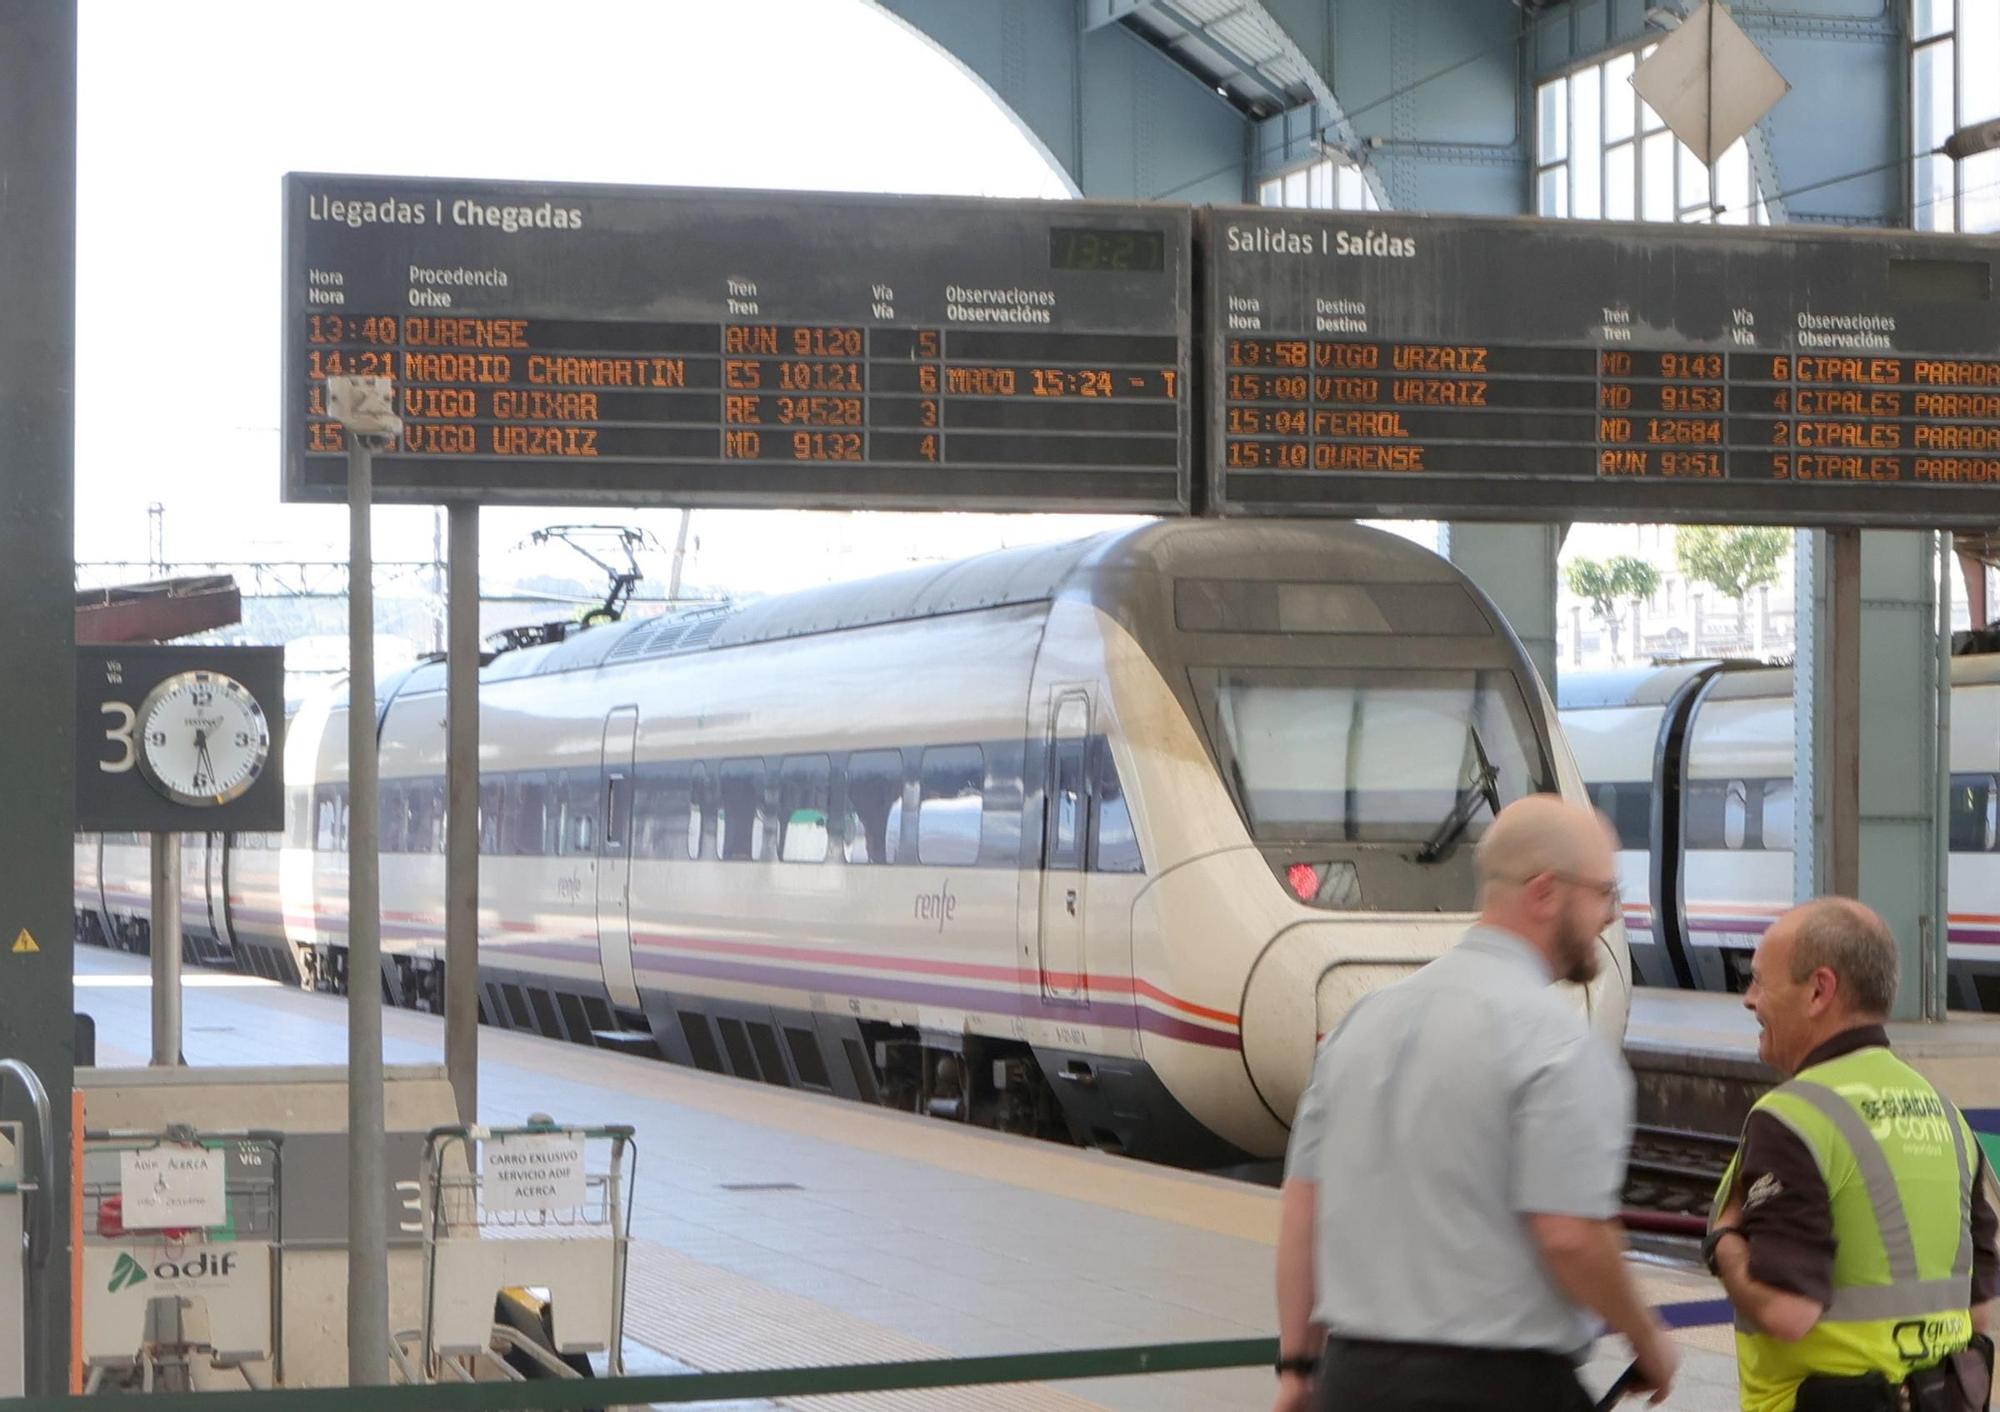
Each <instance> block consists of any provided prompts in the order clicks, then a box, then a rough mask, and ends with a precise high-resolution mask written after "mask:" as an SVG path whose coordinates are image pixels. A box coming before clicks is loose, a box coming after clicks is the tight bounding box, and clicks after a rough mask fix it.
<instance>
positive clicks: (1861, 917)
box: [1703, 897, 2000, 1412]
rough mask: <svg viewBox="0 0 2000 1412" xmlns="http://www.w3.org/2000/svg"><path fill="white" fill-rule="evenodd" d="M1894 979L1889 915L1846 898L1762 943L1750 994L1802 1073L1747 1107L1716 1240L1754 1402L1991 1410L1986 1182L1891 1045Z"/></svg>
mask: <svg viewBox="0 0 2000 1412" xmlns="http://www.w3.org/2000/svg"><path fill="white" fill-rule="evenodd" d="M1896 971H1897V956H1896V941H1895V938H1894V936H1893V935H1891V934H1890V931H1889V928H1888V926H1887V925H1886V924H1884V922H1883V921H1882V919H1881V918H1880V917H1878V916H1876V915H1875V913H1873V912H1871V911H1869V910H1868V909H1867V908H1866V907H1863V906H1862V905H1861V904H1860V903H1858V902H1852V901H1849V900H1847V899H1846V898H1837V897H1835V898H1823V899H1821V900H1819V901H1816V902H1808V903H1806V904H1805V905H1804V906H1801V907H1797V908H1794V909H1793V910H1792V911H1790V912H1787V913H1786V914H1785V915H1784V916H1782V917H1780V918H1779V919H1778V920H1777V921H1776V922H1775V923H1774V924H1773V925H1772V927H1771V929H1770V930H1769V931H1768V932H1766V933H1765V934H1764V938H1763V940H1762V941H1761V942H1759V943H1758V946H1757V954H1756V958H1755V961H1754V964H1753V967H1752V976H1751V983H1750V990H1749V993H1748V994H1746V995H1745V996H1744V1001H1743V1003H1744V1004H1745V1005H1746V1006H1747V1007H1748V1008H1749V1009H1751V1010H1753V1011H1755V1012H1756V1015H1757V1024H1758V1027H1759V1029H1760V1030H1761V1031H1762V1033H1761V1035H1760V1037H1759V1039H1758V1042H1757V1053H1758V1055H1759V1057H1761V1058H1762V1059H1763V1060H1764V1062H1765V1063H1767V1064H1769V1065H1771V1067H1773V1068H1774V1069H1776V1070H1778V1072H1779V1073H1781V1074H1785V1075H1788V1076H1789V1078H1788V1081H1787V1082H1784V1083H1781V1084H1779V1085H1778V1086H1777V1087H1776V1088H1774V1089H1772V1090H1771V1091H1770V1092H1769V1093H1767V1094H1765V1095H1764V1097H1763V1098H1761V1099H1760V1100H1758V1102H1757V1105H1756V1107H1755V1108H1753V1109H1752V1110H1751V1113H1750V1120H1749V1121H1748V1122H1747V1123H1746V1124H1745V1125H1744V1128H1743V1141H1742V1144H1741V1146H1739V1147H1738V1148H1737V1151H1736V1156H1735V1158H1734V1159H1733V1160H1732V1161H1731V1162H1730V1164H1729V1170H1728V1171H1727V1172H1726V1173H1724V1174H1723V1178H1722V1185H1721V1187H1720V1188H1718V1190H1717V1191H1716V1194H1715V1204H1714V1207H1713V1209H1712V1211H1711V1213H1710V1217H1709V1235H1708V1240H1707V1241H1706V1243H1705V1244H1704V1246H1703V1253H1704V1255H1705V1256H1706V1257H1707V1259H1708V1262H1709V1268H1710V1269H1711V1270H1713V1271H1714V1272H1715V1273H1716V1275H1717V1276H1718V1277H1719V1278H1720V1279H1721V1280H1722V1284H1723V1288H1724V1289H1725V1290H1726V1291H1727V1293H1728V1295H1729V1301H1730V1303H1731V1304H1733V1305H1734V1306H1735V1308H1736V1357H1737V1371H1738V1376H1739V1379H1740V1381H1741V1388H1742V1405H1743V1407H1744V1409H1745V1412H1792V1409H1794V1408H1796V1409H1797V1412H1877V1409H1880V1410H1881V1412H1891V1409H1896V1412H1932V1409H1936V1410H1937V1412H1962V1409H1966V1408H1983V1407H1985V1406H1986V1404H1987V1396H1988V1391H1989V1386H1990V1383H1991V1380H1992V1372H1991V1370H1992V1356H1993V1346H1992V1344H1991V1343H1990V1342H1988V1341H1987V1340H1986V1338H1985V1337H1984V1332H1985V1329H1986V1327H1987V1320H1988V1318H1989V1315H1990V1306H1989V1305H1988V1301H1989V1300H1991V1299H1992V1298H1993V1297H1994V1295H1995V1293H1996V1292H2000V1254H1996V1251H1995V1247H1994V1232H1995V1226H1996V1222H1995V1217H1994V1209H1993V1206H1992V1203H1991V1202H1990V1200H1989V1198H1988V1194H1987V1192H1986V1184H1987V1183H1988V1182H1989V1181H1990V1180H1991V1177H1990V1174H1989V1173H1988V1171H1987V1167H1986V1163H1985V1159H1984V1157H1983V1155H1982V1154H1981V1152H1980V1149H1979V1144H1978V1143H1977V1141H1975V1140H1974V1137H1973V1134H1972V1130H1971V1129H1970V1128H1969V1127H1968V1126H1967V1125H1966V1122H1965V1120H1964V1119H1963V1118H1962V1117H1960V1116H1959V1113H1958V1110H1957V1109H1956V1108H1954V1107H1953V1106H1952V1105H1951V1104H1950V1103H1948V1102H1946V1101H1945V1100H1944V1099H1943V1098H1942V1097H1940V1096H1939V1095H1938V1092H1937V1090H1936V1089H1934V1088H1932V1087H1931V1085H1930V1084H1929V1083H1928V1082H1926V1081H1925V1080H1924V1078H1923V1077H1922V1076H1921V1075H1920V1074H1918V1073H1917V1072H1916V1071H1915V1070H1914V1069H1912V1068H1910V1067H1909V1066H1908V1065H1907V1064H1905V1063H1903V1061H1902V1060H1900V1059H1898V1058H1897V1057H1896V1056H1895V1055H1894V1054H1891V1053H1890V1052H1889V1035H1888V1032H1887V1031H1886V1030H1885V1029H1884V1028H1883V1025H1884V1022H1885V1021H1886V1020H1887V1018H1888V1015H1889V1008H1890V1005H1891V1002H1893V1000H1894V999H1895V995H1896ZM1975 1335H1978V1337H1977V1338H1975Z"/></svg>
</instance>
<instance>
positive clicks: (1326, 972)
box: [1242, 916, 1468, 1127]
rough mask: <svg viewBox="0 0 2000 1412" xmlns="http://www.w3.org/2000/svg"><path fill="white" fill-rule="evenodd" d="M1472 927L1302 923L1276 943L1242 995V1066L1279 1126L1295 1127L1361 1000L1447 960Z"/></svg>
mask: <svg viewBox="0 0 2000 1412" xmlns="http://www.w3.org/2000/svg"><path fill="white" fill-rule="evenodd" d="M1467 920H1468V919H1466V918H1462V917H1461V918H1450V919H1440V918H1438V917H1436V916H1422V917H1389V918H1370V919H1369V920H1367V921H1358V920H1357V921H1345V920H1343V921H1325V922H1301V923H1299V924H1298V925H1296V926H1292V927H1288V928H1286V929H1285V930H1284V931H1282V932H1279V933H1278V935H1277V936H1276V937H1274V938H1273V939H1272V941H1271V944H1270V945H1269V946H1267V947H1266V948H1265V949H1264V954H1263V955H1262V956H1260V957H1259V958H1258V959H1257V964H1256V965H1255V966H1254V967H1252V969H1251V971H1250V982H1249V984H1248V985H1247V986H1246V987H1245V988H1244V992H1243V1016H1242V1019H1243V1063H1244V1066H1245V1067H1246V1068H1248V1069H1249V1071H1250V1082H1251V1084H1252V1085H1253V1086H1255V1088H1256V1090H1257V1095H1258V1097H1260V1098H1262V1099H1263V1100H1264V1103H1265V1105H1266V1106H1268V1107H1269V1108H1270V1110H1271V1113H1272V1115H1273V1116H1274V1117H1276V1118H1277V1120H1278V1121H1279V1122H1281V1123H1283V1124H1285V1125H1286V1126H1287V1127H1289V1126H1291V1121H1292V1112H1293V1110H1294V1109H1296V1108H1297V1107H1298V1104H1299V1096H1300V1095H1301V1094H1303V1093H1304V1092H1305V1087H1306V1080H1307V1079H1309V1078H1310V1077H1311V1076H1312V1064H1313V1054H1314V1052H1315V1050H1316V1049H1317V1048H1318V1046H1319V1041H1320V1037H1321V1036H1323V1035H1325V1034H1327V1033H1328V1032H1329V1031H1331V1030H1332V1029H1333V1028H1334V1026H1336V1025H1338V1024H1339V1023H1340V1022H1341V1019H1342V1018H1343V1017H1344V1016H1345V1015H1346V1014H1347V1012H1348V1011H1349V1010H1350V1009H1352V1008H1353V1007H1354V1003H1355V1002H1356V1001H1357V1000H1359V999H1360V998H1361V997H1362V996H1364V995H1366V994H1368V993H1369V992H1370V991H1372V990H1379V989H1380V988H1381V987H1383V986H1385V985H1388V984H1390V983H1391V982H1394V981H1399V980H1401V979H1402V978H1403V977H1404V976H1407V975H1409V974H1410V973H1411V972H1412V971H1414V970H1416V969H1417V968H1418V967H1419V966H1422V965H1423V964H1424V963H1425V962H1426V961H1429V960H1431V959H1432V958H1433V957H1435V956H1437V955H1439V954H1440V953H1442V952H1443V951H1444V950H1445V949H1446V948H1447V947H1449V946H1450V945H1451V944H1452V943H1453V942H1455V941H1456V940H1457V939H1458V938H1459V936H1460V935H1462V934H1463V933H1464V931H1465V927H1466V922H1467Z"/></svg>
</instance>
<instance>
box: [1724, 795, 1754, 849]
mask: <svg viewBox="0 0 2000 1412" xmlns="http://www.w3.org/2000/svg"><path fill="white" fill-rule="evenodd" d="M1749 836H1750V788H1749V786H1748V785H1746V784H1745V783H1744V782H1743V781H1742V780H1731V781H1730V782H1729V787H1728V789H1727V790H1725V791H1724V792H1723V796H1722V846H1723V847H1724V848H1730V849H1736V848H1741V847H1742V846H1743V844H1744V841H1745V840H1746V839H1748V838H1749Z"/></svg>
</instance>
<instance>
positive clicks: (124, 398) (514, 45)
mask: <svg viewBox="0 0 2000 1412" xmlns="http://www.w3.org/2000/svg"><path fill="white" fill-rule="evenodd" d="M973 2H974V0H967V3H973ZM81 9H82V65H81V68H82V74H81V94H80V113H79V124H80V149H81V150H80V157H79V168H80V170H79V178H78V241H77V244H78V252H77V258H78V270H77V284H78V297H77V363H78V372H77V382H78V386H77V531H76V554H77V558H78V559H79V560H105V559H133V560H144V559H145V558H146V546H147V529H148V519H147V506H148V504H149V503H150V502H153V501H159V502H161V503H162V504H164V505H165V507H166V512H165V535H166V549H167V557H168V559H169V560H172V561H180V562H188V561H192V560H197V559H208V558H218V559H231V560H240V559H245V558H260V559H298V558H344V557H345V556H346V543H347V523H346V511H345V510H344V509H341V508H338V507H319V506H298V505H281V504H280V503H279V500H278V481H279V447H278V406H279V401H278V399H279V371H278V354H279V306H280V299H279V294H280V254H281V251H280V209H279V178H280V176H281V175H282V174H283V173H285V172H286V171H325V172H358V173H371V174H392V175H411V176H457V177H489V178H513V179H521V180H563V181H603V182H636V183H652V184H661V185H676V184H686V185H711V186H746V187H793V188H819V189H829V190H866V191H893V192H949V193H966V194H974V195H987V196H1028V197H1050V198H1054V197H1062V196H1066V195H1069V194H1070V189H1069V186H1068V183H1067V181H1066V180H1065V179H1064V178H1063V176H1062V175H1061V174H1060V172H1058V171H1057V170H1056V169H1055V168H1054V167H1053V166H1052V164H1051V163H1050V162H1049V161H1048V160H1047V159H1046V157H1045V156H1044V155H1043V153H1042V151H1041V149H1040V148H1039V147H1038V146H1037V145H1036V144H1035V143H1034V141H1033V140H1032V139H1030V138H1029V137H1028V136H1027V135H1026V134H1024V133H1023V132H1022V131H1021V130H1020V129H1019V128H1018V127H1017V126H1016V125H1015V123H1014V121H1013V119H1012V118H1011V117H1010V116H1009V115H1008V114H1007V113H1006V112H1005V111H1003V110H1002V109H1001V108H1000V106H999V105H998V104H996V103H995V102H994V101H993V99H992V98H991V96H990V95H989V94H988V93H987V92H986V91H985V89H984V88H983V87H981V86H980V84H979V83H978V82H977V81H976V80H975V79H973V78H971V77H970V76H969V75H967V74H966V73H965V72H964V71H963V70H962V69H960V68H959V67H958V66H957V65H956V63H954V62H953V61H952V60H950V59H949V58H947V57H945V56H944V55H942V54H941V53H939V52H938V51H937V50H936V49H935V48H933V47H932V46H931V45H930V43H929V42H928V41H927V40H925V39H923V38H922V37H920V36H918V35H916V34H914V33H913V32H912V31H910V30H908V29H907V28H905V27H904V26H903V25H902V24H901V23H900V22H899V21H897V20H895V19H894V18H892V17H890V16H888V15H886V14H885V13H883V12H882V11H880V10H878V9H876V8H875V7H874V6H873V5H870V4H867V3H865V0H570V3H568V4H565V5H563V6H561V7H552V6H551V5H549V4H548V3H547V0H477V2H476V3H469V2H468V0H450V2H449V3H446V2H445V0H438V2H437V3H423V4H412V3H409V0H399V2H398V3H385V0H349V2H348V3H343V4H341V5H338V6H317V5H304V4H298V3H281V4H272V3H268V0H254V2H253V0H237V3H219V2H218V0H189V2H188V3H183V4H176V5H157V4H150V3H140V0H84V4H83V5H82V7H81ZM141 348H143V349H145V350H146V353H147V356H146V357H145V358H143V359H142V358H139V357H135V356H134V354H135V353H137V352H138V351H139V350H140V349H141ZM433 520H434V517H433V514H432V512H431V511H429V510H425V509H413V508H385V509H382V510H378V511H377V512H376V517H375V552H376V555H377V557H378V558H381V559H395V558H405V559H420V558H423V559H427V558H429V557H430V555H431V545H432V532H433ZM609 520H615V521H617V522H619V523H630V524H637V525H641V526H643V527H645V528H649V529H651V530H652V531H653V533H654V534H655V535H656V536H657V537H658V538H659V539H660V541H661V542H662V543H663V544H664V545H666V546H667V547H668V548H669V549H671V547H672V544H673V541H674V530H675V527H676V525H677V523H678V516H677V515H676V514H674V513H673V512H671V511H642V512H633V511H624V512H615V513H612V512H607V511H606V510H604V509H603V508H597V509H590V510H563V509H560V508H554V509H547V510H540V509H537V510H487V511H485V512H484V513H483V515H482V530H483V533H482V546H481V552H482V556H483V560H484V563H483V567H484V570H485V574H486V577H487V580H488V582H489V584H491V583H492V582H493V581H495V580H496V579H504V578H510V577H513V576H515V575H517V574H530V573H538V572H556V573H563V574H578V573H581V574H582V575H583V576H584V577H590V576H592V575H593V574H594V572H595V571H593V570H591V569H590V568H589V566H588V565H586V564H584V563H583V561H582V560H580V559H577V558H575V557H574V556H573V555H572V554H571V553H570V552H569V551H567V550H561V549H556V550H542V551H536V552H534V553H533V554H532V556H530V555H529V554H525V553H524V554H515V553H510V551H511V550H512V549H513V547H514V546H515V545H517V544H519V543H520V542H521V541H522V540H523V539H524V538H525V537H526V535H527V534H528V532H529V531H530V530H532V529H535V528H538V527H540V526H542V525H547V524H556V523H564V522H578V521H582V522H605V521H609ZM1111 523H1122V522H1121V521H1114V520H1106V519H1101V518H1100V519H1087V518H1080V517H1067V518H1064V517H1054V516H1037V517H1027V518H1019V517H993V516H957V515H954V516H938V515H930V516H912V515H854V516H829V515H816V514H804V513H793V512H740V511H704V512H701V513H699V514H697V515H696V516H695V521H694V533H695V536H696V537H697V538H698V539H699V541H700V550H699V553H698V554H697V555H696V556H695V557H694V559H693V560H692V562H691V563H690V565H689V567H688V571H687V577H688V580H689V581H690V582H691V583H697V584H714V585H723V586H727V587H729V588H731V589H733V590H734V591H737V592H745V591H776V590H782V589H786V588H792V587H798V586H801V585H804V584H810V583H818V582H824V581H826V580H828V579H834V578H849V577H854V576H856V575H858V574H863V573H869V572H874V571H877V570H881V569H889V568H896V567H900V566H901V565H902V564H904V563H905V562H908V561H909V560H911V559H934V558H939V557H955V556H957V555H959V554H964V553H972V552H976V551H977V550H980V549H985V548H990V547H993V546H995V545H997V544H1000V543H1002V542H1007V543H1019V542H1026V541H1028V540H1033V539H1050V538H1063V537H1068V536H1070V535H1074V534H1080V533H1086V532H1088V531H1090V530H1092V529H1095V528H1097V527H1099V526H1101V525H1104V524H1111ZM646 567H647V569H648V571H649V574H652V575H656V576H657V579H658V581H660V582H662V583H663V582H664V579H665V576H666V564H665V561H664V560H663V559H658V560H654V561H652V562H650V563H648V564H647V565H646Z"/></svg>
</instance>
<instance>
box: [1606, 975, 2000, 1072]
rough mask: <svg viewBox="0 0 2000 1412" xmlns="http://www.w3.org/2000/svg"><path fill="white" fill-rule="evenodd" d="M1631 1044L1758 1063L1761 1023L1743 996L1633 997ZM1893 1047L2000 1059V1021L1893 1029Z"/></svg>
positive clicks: (1653, 991)
mask: <svg viewBox="0 0 2000 1412" xmlns="http://www.w3.org/2000/svg"><path fill="white" fill-rule="evenodd" d="M1625 1038H1626V1041H1627V1042H1628V1043H1632V1044H1647V1045H1651V1046H1655V1047H1658V1048H1676V1049H1685V1050H1687V1051H1688V1052H1690V1053H1694V1054H1708V1055H1715V1056H1717V1057H1727V1058H1732V1059H1750V1060H1754V1059H1755V1058H1756V1057H1757V1018H1756V1016H1754V1015H1752V1014H1751V1013H1750V1012H1749V1011H1748V1010H1747V1009H1745V1008H1744V1005H1743V997H1742V996H1740V995H1719V994H1715V993H1713V992H1709V991H1687V990H1663V989H1660V988H1658V987H1655V986H1644V985H1642V986H1639V987H1638V988H1636V989H1635V990H1634V991H1633V992H1632V1018H1631V1021H1630V1023H1629V1024H1628V1025H1627V1026H1626V1031H1625ZM1889 1043H1890V1045H1891V1047H1892V1048H1894V1049H1895V1050H1896V1051H1897V1052H1898V1053H1899V1054H1903V1055H1906V1056H1908V1057H1910V1058H1911V1059H1913V1060H1914V1059H2000V1015H1976V1014H1968V1013H1964V1012H1956V1011H1955V1012H1953V1014H1952V1015H1951V1017H1950V1018H1949V1019H1947V1020H1945V1021H1944V1022H1943V1023H1942V1024H1913V1023H1911V1024H1906V1023H1897V1024H1892V1025H1890V1026H1889Z"/></svg>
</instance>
